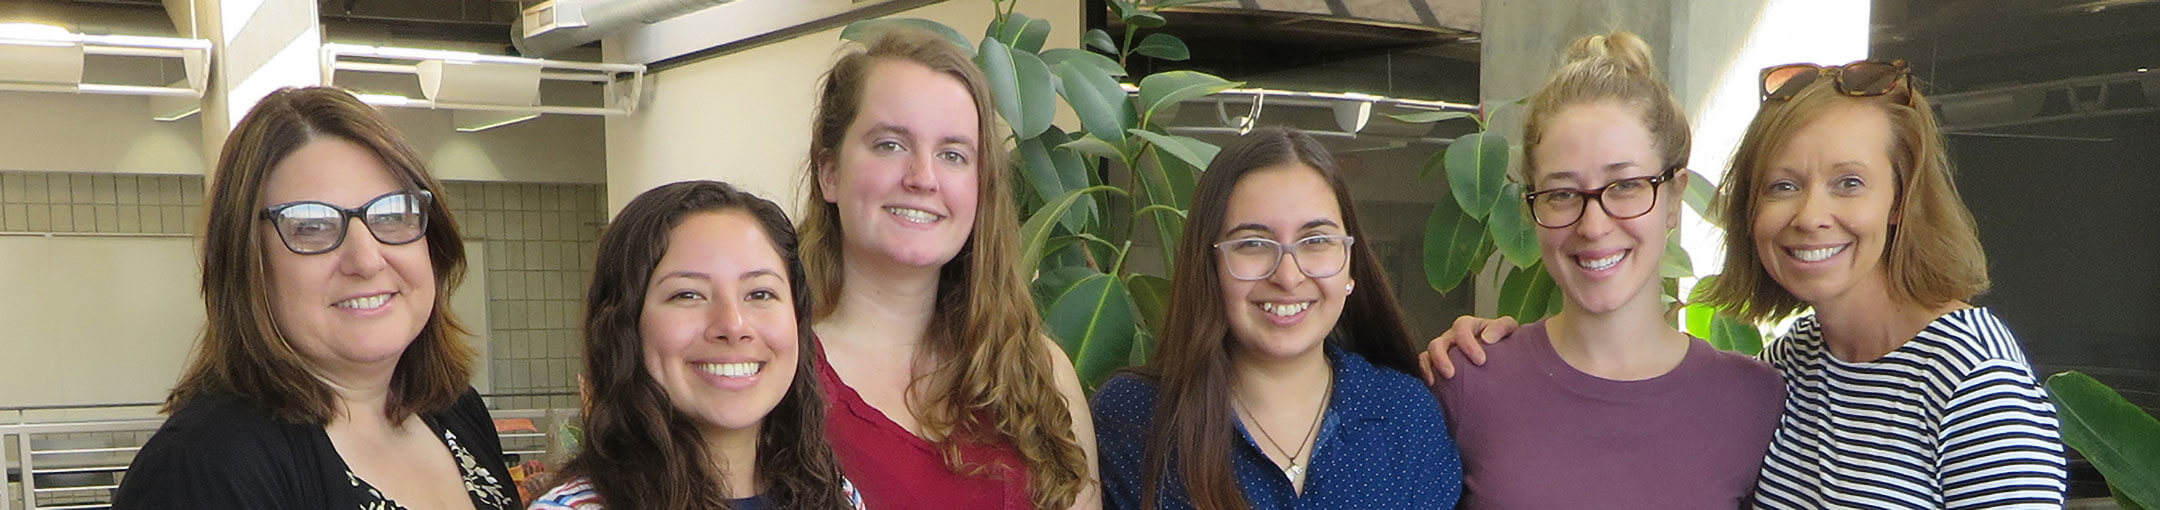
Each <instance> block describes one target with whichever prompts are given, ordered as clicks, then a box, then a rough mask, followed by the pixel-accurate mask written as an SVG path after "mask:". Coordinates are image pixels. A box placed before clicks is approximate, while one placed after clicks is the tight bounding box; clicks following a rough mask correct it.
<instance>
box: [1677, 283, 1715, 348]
mask: <svg viewBox="0 0 2160 510" xmlns="http://www.w3.org/2000/svg"><path fill="white" fill-rule="evenodd" d="M1695 288H1698V289H1699V288H1702V284H1701V283H1699V282H1698V283H1696V284H1695ZM1683 310H1685V311H1683V312H1681V315H1682V316H1681V320H1683V321H1685V322H1686V323H1685V324H1682V325H1681V326H1682V327H1681V328H1680V330H1681V331H1683V332H1686V333H1687V334H1690V335H1695V338H1701V339H1703V340H1705V341H1708V340H1709V339H1710V331H1711V329H1710V328H1711V326H1710V318H1711V317H1713V316H1715V315H1717V308H1716V307H1713V306H1710V304H1709V303H1688V305H1687V307H1686V308H1684V309H1683Z"/></svg>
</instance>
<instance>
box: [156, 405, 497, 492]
mask: <svg viewBox="0 0 2160 510" xmlns="http://www.w3.org/2000/svg"><path fill="white" fill-rule="evenodd" d="M420 419H421V420H422V421H424V422H426V423H427V425H428V428H430V429H432V430H433V431H434V432H435V433H436V434H437V435H440V436H441V437H442V439H443V444H444V445H445V446H448V447H449V450H450V453H451V455H452V456H454V457H455V458H456V460H457V464H458V470H459V471H460V472H462V473H463V476H464V478H465V480H464V481H465V492H466V494H468V495H470V496H471V497H472V503H473V507H474V508H477V509H480V510H503V509H515V508H520V507H521V506H520V504H521V503H520V502H519V501H518V498H517V489H516V488H515V487H514V486H512V485H511V483H510V470H509V469H507V468H505V467H504V464H503V453H502V442H501V439H499V438H498V436H496V435H495V420H494V419H493V418H492V417H490V416H489V415H488V410H487V406H486V404H484V403H482V402H481V401H480V394H479V393H476V392H469V391H468V392H466V394H465V396H463V397H461V398H459V399H458V401H457V403H456V404H452V405H451V406H450V407H449V408H448V409H443V410H439V411H433V412H426V413H421V414H420ZM113 508H114V509H115V510H130V509H137V508H144V509H148V508H156V509H161V510H163V509H192V508H201V509H213V508H214V509H220V510H224V509H237V510H288V509H295V508H310V509H314V508H321V509H334V510H342V509H363V510H373V509H385V510H387V509H400V508H404V507H402V506H399V505H398V504H397V503H396V502H394V501H389V500H388V499H386V498H383V497H382V495H381V492H380V491H377V490H375V488H374V487H372V486H370V485H368V484H367V481H366V480H361V479H360V477H358V476H354V475H353V473H352V470H351V468H349V467H348V466H347V465H346V464H345V459H344V458H343V457H340V456H339V455H338V453H337V448H336V447H335V446H333V445H331V443H330V435H329V434H328V433H326V432H324V431H323V427H322V426H321V425H307V424H296V423H286V422H283V421H280V420H278V419H276V418H274V417H271V416H270V415H269V414H268V413H266V412H264V411H263V410H262V409H261V408H258V407H256V406H254V405H252V404H249V403H248V402H247V401H245V400H242V399H240V398H238V397H235V396H232V395H223V394H210V395H204V396H202V397H198V398H197V399H195V400H193V401H190V402H189V403H188V404H187V406H186V407H184V408H181V409H178V410H176V411H174V412H173V414H172V417H171V418H170V419H167V420H166V421H165V424H164V425H163V426H160V427H159V428H158V431H157V433H156V434H154V435H152V436H150V441H149V442H148V443H145V444H144V445H143V448H142V451H141V452H140V453H137V454H136V455H135V461H134V463H133V464H132V465H130V466H128V471H127V472H126V473H125V474H123V475H122V478H121V480H120V490H119V492H118V494H115V495H114V498H113Z"/></svg>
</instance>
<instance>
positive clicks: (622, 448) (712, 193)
mask: <svg viewBox="0 0 2160 510" xmlns="http://www.w3.org/2000/svg"><path fill="white" fill-rule="evenodd" d="M706 212H741V213H745V214H748V215H750V216H751V217H753V218H755V219H756V220H757V222H758V225H759V226H760V227H762V229H763V230H764V232H765V237H766V238H767V239H769V240H771V241H772V245H771V246H744V247H742V249H745V250H755V249H762V248H770V249H772V250H773V251H775V252H778V253H779V255H780V258H781V259H782V260H784V261H786V263H787V277H788V291H789V292H790V293H791V295H790V298H791V299H793V302H792V303H790V304H791V305H793V307H794V313H795V317H796V328H795V345H796V348H797V349H799V351H798V352H800V353H802V354H801V355H800V356H797V357H796V361H795V378H794V379H793V380H791V381H789V384H788V390H787V394H786V395H784V396H782V397H781V398H780V404H779V405H777V406H775V407H773V410H772V412H771V413H770V414H767V415H765V426H764V427H760V428H759V431H758V440H757V462H756V466H757V481H758V482H759V483H762V484H764V485H765V492H764V494H763V496H764V498H765V500H766V501H767V502H769V503H771V504H772V505H773V507H774V508H846V507H849V503H848V502H847V499H846V497H845V495H844V494H843V493H842V491H841V484H842V481H841V475H840V463H839V461H838V460H837V459H836V458H835V457H834V456H833V452H832V446H831V445H830V444H829V443H827V442H825V398H824V395H823V393H822V392H820V391H819V389H818V385H817V375H816V374H817V372H816V371H815V369H814V367H813V366H812V364H811V363H812V361H811V358H812V357H813V356H812V355H811V352H812V351H811V349H813V347H812V346H811V342H810V334H811V333H810V321H809V320H808V319H809V317H810V305H811V301H812V300H811V295H810V280H809V279H808V278H806V277H805V276H804V274H803V273H804V272H803V264H802V259H801V258H799V257H797V256H796V254H795V246H796V244H795V243H796V239H795V229H794V227H791V226H789V225H788V219H787V215H786V214H785V213H782V212H781V211H780V207H779V206H777V205H773V203H772V202H768V201H766V200H764V199H761V198H758V197H756V196H753V195H751V194H749V193H745V192H743V191H741V190H737V189H735V188H734V187H733V186H729V185H727V184H725V183H720V182H714V181H686V182H678V183H673V184H668V185H665V186H661V187H658V188H654V189H652V190H650V191H646V192H644V193H642V194H639V195H638V196H637V198H635V199H632V200H631V201H630V204H629V205H626V206H623V209H622V212H621V213H618V214H617V215H616V216H615V221H614V223H612V224H610V225H608V227H607V232H606V233H604V234H602V235H601V237H600V253H599V255H598V256H597V257H596V258H595V260H594V263H593V281H592V285H591V286H590V289H589V291H588V292H587V294H586V299H585V373H586V377H587V378H588V382H589V383H590V384H591V389H590V391H591V393H590V395H589V397H590V404H589V405H588V409H587V410H586V413H585V445H584V450H583V451H580V452H578V454H577V456H576V457H574V458H572V459H571V460H570V462H569V464H568V465H566V466H565V467H564V468H563V471H562V475H561V479H560V480H559V482H567V481H569V480H570V479H572V478H574V477H578V476H584V477H586V478H588V479H590V480H592V484H593V488H594V489H596V490H597V491H598V492H599V493H600V497H601V499H603V500H605V501H606V502H607V505H608V506H610V507H614V508H658V509H710V508H722V509H724V508H729V507H728V505H727V502H726V499H727V498H726V494H727V492H726V490H725V489H726V488H725V487H722V484H723V483H724V482H723V481H724V480H725V479H726V477H725V476H722V474H721V473H717V472H714V468H713V465H714V464H713V459H712V458H711V455H710V453H709V452H707V451H706V450H705V441H704V436H703V435H702V434H701V433H699V432H698V426H697V423H696V422H695V421H693V419H692V418H690V417H689V416H686V415H684V414H683V413H682V412H681V411H677V410H676V409H675V406H674V405H672V404H671V403H670V402H669V400H668V396H667V392H666V391H665V390H663V389H661V387H660V384H659V383H658V382H655V381H653V378H652V376H651V375H648V373H647V372H646V370H645V361H644V349H645V342H644V339H643V336H642V335H640V333H639V328H638V325H639V323H640V319H641V318H642V317H643V315H644V313H645V291H646V287H647V286H648V283H649V282H650V281H651V280H652V273H653V271H654V270H655V269H656V267H657V266H658V265H659V264H660V258H661V256H663V255H666V254H667V250H668V234H669V233H670V232H671V231H673V230H674V229H675V226H676V225H680V224H682V222H683V220H684V219H685V218H688V217H689V216H691V215H693V214H698V213H706Z"/></svg>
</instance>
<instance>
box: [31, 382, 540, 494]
mask: <svg viewBox="0 0 2160 510" xmlns="http://www.w3.org/2000/svg"><path fill="white" fill-rule="evenodd" d="M567 395H572V394H569V393H502V394H489V395H483V397H486V398H501V397H552V396H567ZM158 405H159V404H158V403H155V402H126V403H109V404H82V405H52V406H15V407H4V408H0V467H4V468H5V474H6V476H5V477H4V478H5V479H4V480H0V481H5V482H7V483H5V484H0V510H16V509H22V510H89V509H100V508H110V507H111V505H112V497H113V494H114V493H115V492H117V490H118V489H119V487H120V480H121V479H122V478H123V477H124V476H125V475H126V473H127V468H128V465H129V464H130V463H132V462H134V458H135V454H136V453H137V452H139V451H141V450H142V443H143V441H145V440H147V439H148V437H149V435H150V434H151V433H153V432H156V431H157V429H158V427H159V426H161V425H163V424H164V423H165V418H164V417H162V416H157V417H146V418H125V419H103V420H80V421H50V422H35V421H32V420H31V418H30V416H32V415H34V414H43V413H55V414H64V413H68V412H79V411H86V410H113V409H129V408H144V409H152V410H154V409H156V407H157V406H158ZM151 412H152V413H154V411H151ZM8 414H12V415H13V416H8ZM489 414H490V415H491V416H492V417H494V418H495V419H497V420H512V419H519V418H523V419H527V420H531V422H532V424H533V428H534V429H536V430H532V431H522V430H520V431H512V432H503V433H501V439H502V446H503V455H504V457H505V460H509V459H520V460H523V459H541V458H546V457H549V456H550V455H551V454H554V453H558V452H554V451H553V450H554V449H553V448H551V446H552V445H553V444H555V441H553V439H554V438H553V435H554V431H556V430H559V429H560V426H561V425H562V424H563V423H564V422H565V420H575V419H577V410H576V409H491V410H490V411H489ZM518 462H519V460H509V463H510V464H512V465H516V464H517V463H518Z"/></svg>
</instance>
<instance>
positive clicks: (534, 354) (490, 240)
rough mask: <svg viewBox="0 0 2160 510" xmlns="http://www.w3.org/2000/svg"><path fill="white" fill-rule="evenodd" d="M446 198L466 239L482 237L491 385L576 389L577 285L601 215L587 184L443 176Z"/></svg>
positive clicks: (539, 402)
mask: <svg viewBox="0 0 2160 510" xmlns="http://www.w3.org/2000/svg"><path fill="white" fill-rule="evenodd" d="M444 188H445V190H444V191H445V192H446V195H448V197H447V203H448V204H449V205H450V207H451V210H452V214H455V215H456V216H457V218H458V227H459V228H460V229H462V230H463V233H464V235H465V237H466V238H467V239H470V240H477V241H481V244H482V245H483V246H484V248H483V251H485V252H486V254H485V255H483V256H484V257H485V260H475V261H473V264H472V267H473V268H475V269H478V268H483V267H484V268H486V269H485V270H486V271H487V273H486V280H487V287H488V288H487V295H488V332H487V334H488V342H489V344H488V350H489V352H488V358H489V359H488V362H489V363H490V371H491V379H492V381H493V383H494V392H495V393H514V392H569V393H574V392H576V391H577V379H576V374H577V373H578V372H579V371H581V370H582V369H583V365H582V364H581V363H580V361H579V360H580V358H581V355H582V354H581V350H580V345H581V344H580V340H579V338H578V332H579V329H580V326H581V324H580V320H581V319H580V318H581V317H583V316H584V307H583V303H584V297H585V284H586V281H587V280H589V279H590V278H591V275H592V267H593V256H594V254H595V251H594V250H595V245H596V244H597V242H598V240H599V233H600V226H601V222H602V221H604V220H606V215H607V212H606V203H605V202H604V200H605V198H604V197H606V196H607V194H606V192H605V191H604V190H603V188H602V187H601V186H600V185H593V184H522V183H501V182H472V181H451V182H447V183H444ZM493 404H494V405H495V406H496V407H498V408H518V409H530V408H541V407H571V408H574V407H577V400H576V398H575V397H567V396H558V397H511V398H504V399H497V400H496V401H495V402H494V403H493Z"/></svg>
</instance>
